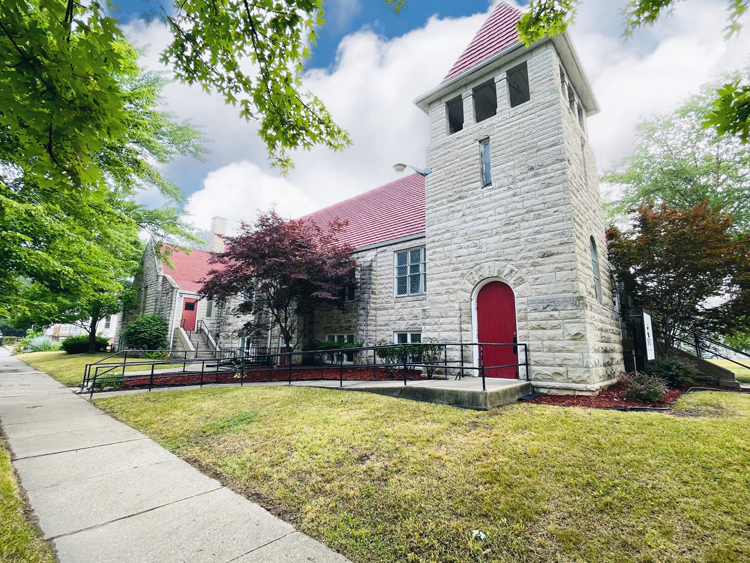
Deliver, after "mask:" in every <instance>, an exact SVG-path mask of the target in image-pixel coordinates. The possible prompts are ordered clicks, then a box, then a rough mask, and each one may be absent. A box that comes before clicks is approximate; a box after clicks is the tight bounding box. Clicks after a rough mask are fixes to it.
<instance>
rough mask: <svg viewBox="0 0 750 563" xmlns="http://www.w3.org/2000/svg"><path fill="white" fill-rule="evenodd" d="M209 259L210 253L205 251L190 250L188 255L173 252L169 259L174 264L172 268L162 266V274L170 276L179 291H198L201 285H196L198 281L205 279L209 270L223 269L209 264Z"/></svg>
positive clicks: (218, 265) (165, 265)
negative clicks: (178, 287)
mask: <svg viewBox="0 0 750 563" xmlns="http://www.w3.org/2000/svg"><path fill="white" fill-rule="evenodd" d="M210 257H211V253H210V252H207V251H206V250H191V251H190V254H185V253H184V252H173V253H172V254H170V255H169V259H170V260H171V261H172V263H173V264H174V268H170V267H169V266H168V265H167V264H163V267H164V273H165V274H167V275H168V276H170V277H171V278H172V279H173V280H174V281H175V283H177V284H178V285H179V286H180V289H184V290H185V291H198V290H199V289H200V288H201V284H199V283H198V280H199V279H201V278H205V277H206V276H207V275H208V272H209V271H210V270H221V269H222V268H223V266H222V265H221V264H209V263H208V259H209V258H210Z"/></svg>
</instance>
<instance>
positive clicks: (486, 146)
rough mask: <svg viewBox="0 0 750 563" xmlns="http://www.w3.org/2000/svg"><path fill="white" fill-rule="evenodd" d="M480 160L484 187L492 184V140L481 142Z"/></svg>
mask: <svg viewBox="0 0 750 563" xmlns="http://www.w3.org/2000/svg"><path fill="white" fill-rule="evenodd" d="M479 158H480V161H481V163H482V186H489V185H490V184H492V164H491V162H490V140H489V139H484V140H482V141H479Z"/></svg>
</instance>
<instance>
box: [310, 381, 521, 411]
mask: <svg viewBox="0 0 750 563" xmlns="http://www.w3.org/2000/svg"><path fill="white" fill-rule="evenodd" d="M485 381H486V388H487V390H486V391H483V390H482V379H481V378H479V377H464V378H463V379H458V380H454V379H448V380H445V379H423V380H420V381H409V383H408V384H407V385H404V384H403V382H398V381H345V382H344V387H343V388H344V389H346V390H348V391H362V392H365V393H377V394H378V395H387V396H389V397H396V398H399V399H410V400H412V401H422V402H424V403H437V404H439V405H450V406H453V407H459V408H463V409H474V410H489V409H494V408H497V407H502V406H504V405H509V404H511V403H515V402H516V401H517V400H518V399H520V398H521V397H523V396H525V395H528V394H529V393H531V383H529V382H527V381H519V380H518V379H494V378H487V379H486V380H485ZM305 383H307V382H300V383H297V385H304V384H305ZM315 383H320V382H309V383H308V385H311V386H313V387H323V386H322V385H319V384H317V385H316V384H315ZM325 383H330V382H325ZM325 387H330V385H325Z"/></svg>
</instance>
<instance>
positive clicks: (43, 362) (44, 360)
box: [16, 352, 182, 387]
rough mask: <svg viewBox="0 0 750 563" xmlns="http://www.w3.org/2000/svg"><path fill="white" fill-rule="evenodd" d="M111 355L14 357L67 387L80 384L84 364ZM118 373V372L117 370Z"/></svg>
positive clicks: (141, 368)
mask: <svg viewBox="0 0 750 563" xmlns="http://www.w3.org/2000/svg"><path fill="white" fill-rule="evenodd" d="M107 356H111V354H110V353H106V354H105V353H98V354H68V353H66V352H30V353H25V354H18V355H16V358H18V359H19V360H22V361H24V362H26V363H27V364H29V365H30V366H31V367H33V368H36V369H38V370H41V371H43V372H45V373H46V374H47V375H49V376H51V377H54V378H55V379H56V380H57V381H59V382H60V383H62V384H63V385H67V386H68V387H76V386H78V385H80V384H81V380H82V379H83V370H84V368H85V367H86V364H93V363H94V362H97V361H99V360H101V359H102V358H106V357H107ZM110 361H111V362H113V363H120V362H122V357H121V356H116V357H114V358H112V359H111V360H110ZM142 361H149V360H143V359H141V358H128V362H142ZM176 366H180V367H181V366H182V364H181V363H180V364H167V365H160V366H159V368H160V369H163V368H171V367H176ZM146 369H150V368H147V367H144V366H133V367H132V368H127V371H126V373H128V372H134V371H144V370H146ZM118 373H119V372H118Z"/></svg>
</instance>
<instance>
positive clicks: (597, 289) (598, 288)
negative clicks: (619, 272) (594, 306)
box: [590, 237, 602, 303]
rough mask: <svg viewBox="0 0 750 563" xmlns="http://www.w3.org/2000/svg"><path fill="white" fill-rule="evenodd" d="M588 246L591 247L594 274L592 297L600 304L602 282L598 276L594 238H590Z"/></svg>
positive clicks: (597, 258) (597, 257) (597, 260)
mask: <svg viewBox="0 0 750 563" xmlns="http://www.w3.org/2000/svg"><path fill="white" fill-rule="evenodd" d="M590 243H591V244H590V246H591V269H592V271H593V273H594V296H595V297H596V300H597V301H598V302H599V303H601V302H602V280H601V276H600V275H599V255H598V253H597V251H596V243H595V242H594V237H591V239H590Z"/></svg>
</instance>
